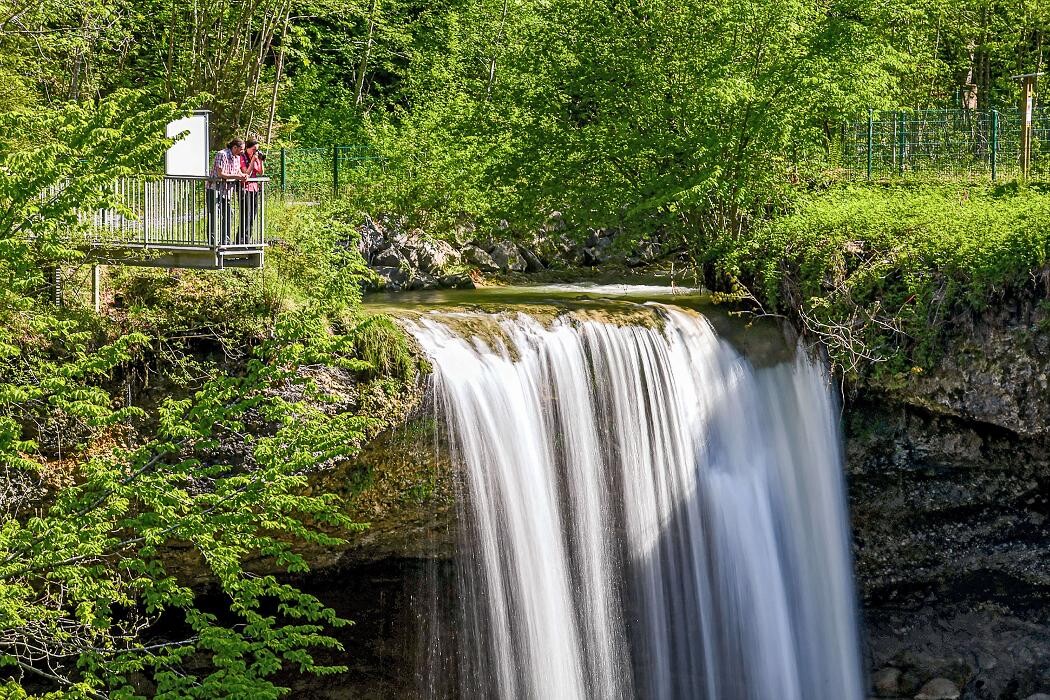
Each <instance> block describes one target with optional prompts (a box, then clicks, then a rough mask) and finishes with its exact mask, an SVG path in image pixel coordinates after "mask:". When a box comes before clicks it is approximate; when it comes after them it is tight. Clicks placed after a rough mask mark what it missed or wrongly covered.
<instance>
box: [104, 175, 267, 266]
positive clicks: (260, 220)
mask: <svg viewBox="0 0 1050 700" xmlns="http://www.w3.org/2000/svg"><path fill="white" fill-rule="evenodd" d="M268 182H269V178H265V177H264V178H252V179H250V180H247V181H245V182H239V181H226V182H225V183H222V184H224V185H225V187H226V189H225V190H223V189H210V188H209V187H208V178H207V177H201V176H172V175H167V176H164V177H163V178H158V179H156V180H152V179H148V178H123V179H121V180H118V181H117V182H116V183H115V184H114V188H115V191H114V194H115V195H116V197H115V198H116V202H117V204H118V206H116V207H114V208H111V209H101V210H98V211H95V212H93V213H90V214H87V215H86V216H87V217H90V221H89V222H87V223H90V224H91V226H90V230H89V233H88V239H87V243H86V246H85V249H86V251H87V253H88V256H89V258H90V259H91V260H92V261H93V262H96V263H101V264H116V265H142V266H150V267H185V268H196V269H206V270H221V269H224V268H228V267H240V268H261V267H262V266H263V260H264V252H265V249H266V196H267V193H266V187H267V183H268Z"/></svg>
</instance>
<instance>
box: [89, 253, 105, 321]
mask: <svg viewBox="0 0 1050 700" xmlns="http://www.w3.org/2000/svg"><path fill="white" fill-rule="evenodd" d="M91 305H92V306H93V307H94V309H95V313H96V314H99V313H102V266H101V265H98V264H95V265H92V266H91Z"/></svg>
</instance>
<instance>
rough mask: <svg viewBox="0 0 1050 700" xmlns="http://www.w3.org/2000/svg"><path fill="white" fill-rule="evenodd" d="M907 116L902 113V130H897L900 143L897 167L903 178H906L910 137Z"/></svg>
mask: <svg viewBox="0 0 1050 700" xmlns="http://www.w3.org/2000/svg"><path fill="white" fill-rule="evenodd" d="M906 118H907V115H905V113H904V112H901V113H900V128H899V129H898V130H897V140H898V141H899V144H898V147H899V149H900V153H899V154H898V160H897V166H898V168H899V170H900V175H901V177H904V154H905V153H906V152H907V150H908V135H907V133H906V131H905V130H906V129H907V126H908V122H907V121H906Z"/></svg>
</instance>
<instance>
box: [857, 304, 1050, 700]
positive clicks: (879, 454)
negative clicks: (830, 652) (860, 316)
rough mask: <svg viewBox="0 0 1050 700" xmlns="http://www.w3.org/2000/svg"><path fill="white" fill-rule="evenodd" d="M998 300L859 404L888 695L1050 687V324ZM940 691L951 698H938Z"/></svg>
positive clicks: (873, 620) (878, 649)
mask: <svg viewBox="0 0 1050 700" xmlns="http://www.w3.org/2000/svg"><path fill="white" fill-rule="evenodd" d="M1047 320H1048V319H1047V314H1046V310H1045V307H1043V308H1042V309H1040V307H1038V306H1030V307H1028V308H1027V309H1025V310H1023V312H1022V313H1016V312H1015V313H1011V314H1006V313H999V314H998V315H994V316H988V317H986V318H985V319H983V320H982V321H981V322H980V323H979V324H977V326H976V327H975V328H974V329H973V331H972V333H968V334H966V337H963V338H959V339H958V341H957V342H956V343H955V344H954V345H953V347H952V350H951V351H950V352H949V353H948V354H947V355H946V356H945V357H944V359H943V360H942V361H941V362H940V363H939V365H938V366H937V367H936V368H935V369H934V370H933V371H930V372H928V373H924V374H922V375H920V376H918V377H915V378H914V379H913V380H912V381H910V382H909V384H908V385H907V386H906V387H903V388H896V389H894V390H893V391H886V392H884V391H880V390H879V389H877V388H871V387H868V388H863V389H861V390H859V391H858V394H857V396H858V397H857V398H856V399H854V400H853V401H851V402H849V403H848V404H847V407H846V413H845V417H846V420H845V435H846V448H847V469H848V472H849V498H850V507H851V511H852V518H853V531H854V551H855V556H856V569H857V581H858V587H859V591H860V596H861V602H862V605H863V608H864V616H865V623H866V639H865V642H866V647H867V653H868V658H869V661H870V665H871V669H872V670H873V671H874V672H875V674H874V680H875V681H876V682H875V683H874V684H873V692H875V693H876V694H877V695H878V696H879V697H900V698H914V697H918V696H920V695H923V694H924V693H923V687H924V686H925V685H926V684H928V683H929V682H931V681H932V680H934V679H936V678H941V679H946V680H949V681H951V683H952V684H953V686H954V687H955V689H956V691H957V694H956V695H954V696H953V695H951V694H947V695H945V696H944V697H962V698H973V699H978V698H979V699H981V700H984V699H985V698H989V699H991V698H995V699H997V700H998V699H1001V700H1008V699H1013V698H1018V699H1024V698H1028V697H1029V696H1031V695H1033V694H1035V693H1038V692H1043V693H1048V692H1050V388H1048V384H1047V377H1048V374H1050V334H1048V333H1047ZM938 697H940V696H938Z"/></svg>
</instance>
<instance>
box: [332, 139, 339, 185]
mask: <svg viewBox="0 0 1050 700" xmlns="http://www.w3.org/2000/svg"><path fill="white" fill-rule="evenodd" d="M338 194H339V146H332V196H337V195H338Z"/></svg>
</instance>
